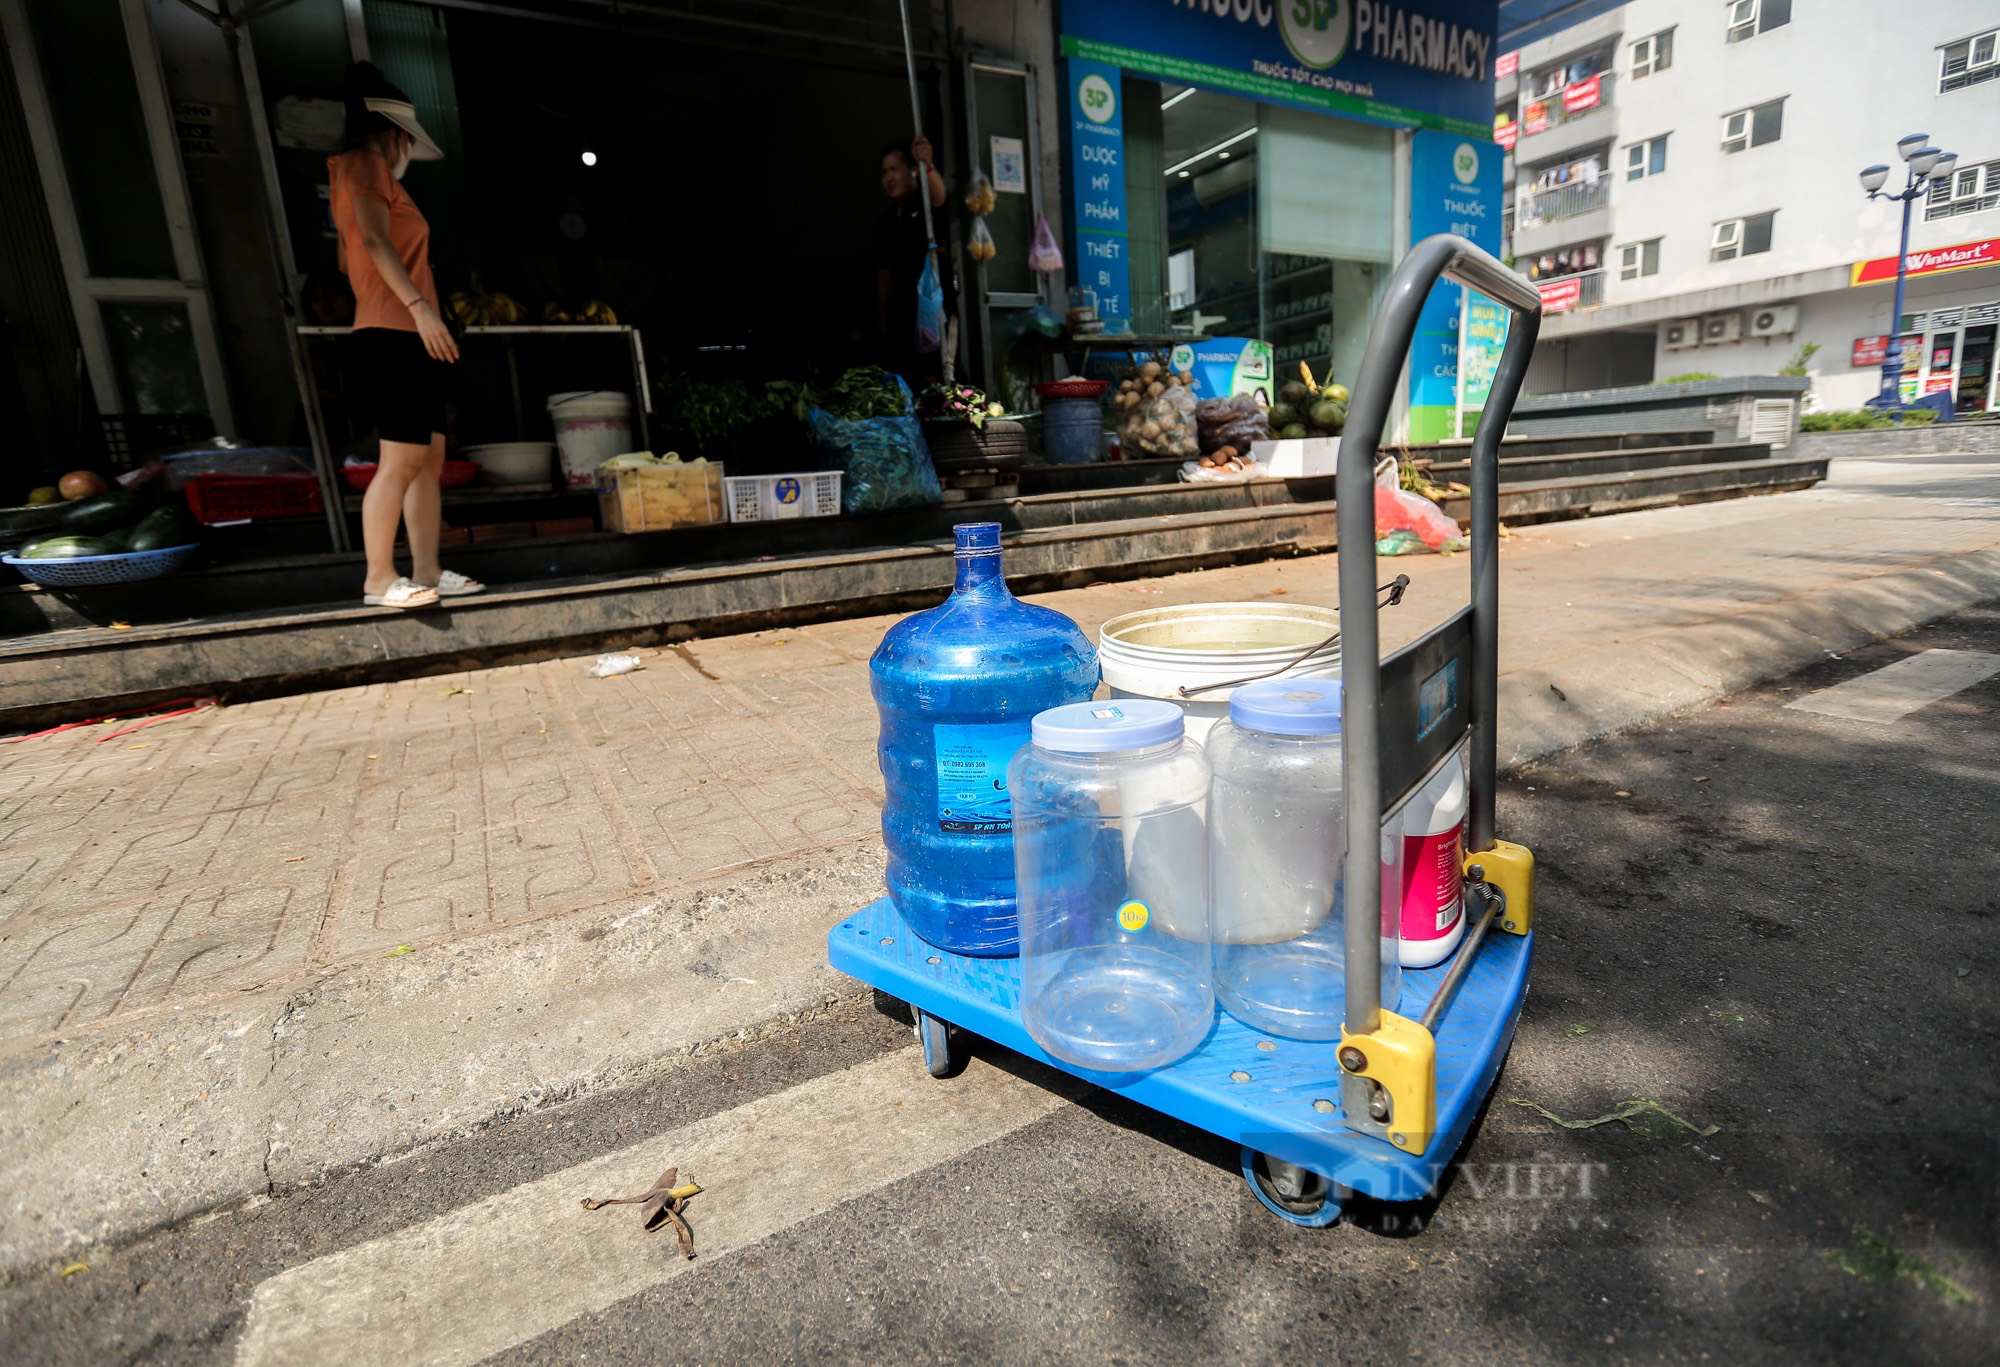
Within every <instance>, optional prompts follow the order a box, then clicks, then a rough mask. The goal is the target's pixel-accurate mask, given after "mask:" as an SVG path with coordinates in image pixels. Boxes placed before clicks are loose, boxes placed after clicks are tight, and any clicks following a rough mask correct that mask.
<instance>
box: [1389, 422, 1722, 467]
mask: <svg viewBox="0 0 2000 1367" xmlns="http://www.w3.org/2000/svg"><path fill="white" fill-rule="evenodd" d="M1714 439H1715V433H1714V432H1712V431H1710V430H1709V429H1707V428H1693V429H1689V430H1686V431H1680V432H1608V433H1597V434H1594V435H1585V436H1575V437H1535V436H1516V435H1508V436H1504V437H1502V438H1501V439H1500V458H1501V459H1502V460H1505V459H1507V458H1508V457H1509V456H1568V455H1579V454H1587V453H1589V452H1592V451H1645V450H1652V449H1656V448H1659V447H1662V446H1700V445H1704V444H1706V443H1708V442H1711V441H1713V440H1714ZM1382 449H1383V450H1384V451H1394V452H1395V453H1396V454H1397V455H1399V456H1409V457H1411V458H1412V459H1414V460H1426V459H1428V460H1464V459H1465V458H1466V457H1467V456H1468V455H1469V454H1470V452H1471V450H1472V438H1470V437H1456V438H1452V439H1450V440H1446V441H1434V442H1426V443H1424V444H1423V445H1421V446H1394V447H1390V446H1385V447H1383V448H1382Z"/></svg>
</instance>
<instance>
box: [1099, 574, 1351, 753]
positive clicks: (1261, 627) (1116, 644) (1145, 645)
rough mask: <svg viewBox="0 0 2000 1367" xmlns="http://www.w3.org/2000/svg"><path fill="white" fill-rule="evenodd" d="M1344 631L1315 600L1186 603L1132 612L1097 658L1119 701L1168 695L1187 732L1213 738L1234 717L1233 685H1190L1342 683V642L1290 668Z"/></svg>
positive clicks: (1107, 633)
mask: <svg viewBox="0 0 2000 1367" xmlns="http://www.w3.org/2000/svg"><path fill="white" fill-rule="evenodd" d="M1339 629H1340V614H1339V613H1337V612H1335V611H1334V610H1333V609H1332V608H1322V607H1314V606H1313V605H1311V604H1309V603H1187V604H1183V605H1181V606H1178V607H1170V608H1147V609H1145V610H1144V611H1141V612H1128V613H1125V614H1124V615H1123V616H1120V617H1114V618H1112V619H1111V620H1110V621H1108V622H1106V623H1105V624H1104V625H1103V627H1101V628H1100V629H1099V630H1098V633H1097V658H1098V662H1099V664H1101V665H1102V666H1103V669H1104V682H1105V683H1106V684H1107V685H1109V686H1110V689H1111V696H1112V697H1114V698H1164V699H1166V700H1167V701H1168V702H1175V703H1179V704H1180V705H1181V710H1182V711H1184V712H1185V713H1186V714H1187V733H1188V735H1190V736H1192V737H1193V738H1194V739H1195V740H1197V741H1204V742H1205V741H1206V740H1207V739H1208V733H1209V730H1210V728H1212V727H1213V726H1214V725H1215V724H1216V723H1217V722H1218V721H1220V720H1222V719H1223V718H1224V717H1226V716H1228V715H1229V695H1230V693H1231V692H1232V691H1233V690H1232V689H1228V688H1217V689H1214V690H1213V691H1211V692H1207V693H1201V694H1198V695H1197V696H1195V697H1192V698H1183V697H1182V696H1181V694H1180V690H1181V689H1182V688H1183V687H1187V688H1198V687H1200V686H1201V685H1203V684H1219V683H1231V682H1235V681H1244V682H1247V681H1248V680H1249V679H1250V678H1251V677H1252V676H1253V675H1255V676H1265V675H1270V676H1273V677H1283V678H1310V679H1337V678H1339V677H1340V642H1338V641H1335V642H1334V643H1333V644H1332V645H1330V646H1328V647H1327V648H1326V649H1324V650H1321V651H1319V652H1317V653H1315V654H1313V655H1311V656H1308V657H1307V658H1306V659H1305V660H1303V661H1300V662H1299V663H1298V664H1292V665H1291V668H1289V669H1287V668H1285V666H1286V665H1288V664H1291V662H1292V661H1294V660H1298V658H1299V656H1300V655H1301V654H1303V653H1304V652H1305V651H1306V650H1307V649H1308V648H1309V647H1312V646H1315V645H1318V644H1319V643H1320V642H1321V641H1324V640H1325V639H1326V638H1327V637H1329V636H1332V635H1333V634H1334V633H1335V632H1336V631H1338V630H1339Z"/></svg>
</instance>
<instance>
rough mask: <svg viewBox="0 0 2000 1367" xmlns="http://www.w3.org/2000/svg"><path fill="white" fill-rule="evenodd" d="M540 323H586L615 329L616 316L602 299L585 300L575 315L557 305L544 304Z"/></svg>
mask: <svg viewBox="0 0 2000 1367" xmlns="http://www.w3.org/2000/svg"><path fill="white" fill-rule="evenodd" d="M542 321H543V322H544V323H586V324H590V325H592V326H595V327H616V326H617V324H618V315H617V314H616V313H614V312H613V311H612V308H611V305H609V304H607V303H605V302H604V301H603V300H602V299H586V300H584V301H583V307H582V308H580V309H578V310H577V311H576V312H575V313H571V312H569V311H568V310H567V309H565V308H563V307H561V306H560V305H558V304H544V305H543V306H542Z"/></svg>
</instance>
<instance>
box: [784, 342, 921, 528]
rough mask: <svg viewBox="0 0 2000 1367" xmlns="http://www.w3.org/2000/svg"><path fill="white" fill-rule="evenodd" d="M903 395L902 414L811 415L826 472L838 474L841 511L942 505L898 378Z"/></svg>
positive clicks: (814, 412)
mask: <svg viewBox="0 0 2000 1367" xmlns="http://www.w3.org/2000/svg"><path fill="white" fill-rule="evenodd" d="M890 378H892V379H894V380H895V382H896V387H897V388H899V389H901V390H902V391H903V416H901V417H895V418H864V419H862V420H861V421H859V422H852V421H849V420H848V419H846V418H837V417H835V416H834V415H833V414H831V413H829V412H827V411H826V410H825V409H823V408H815V409H813V410H812V412H811V413H810V414H808V415H807V418H806V425H807V427H808V428H809V429H810V430H811V432H812V441H813V447H814V449H816V450H817V451H819V453H820V454H821V455H822V456H823V457H824V458H825V460H826V463H827V468H829V469H834V470H839V471H841V472H842V473H843V475H844V478H842V480H841V481H840V511H841V512H843V513H887V512H894V511H896V510H898V509H901V508H928V507H932V506H933V505H935V504H938V503H942V502H943V501H944V489H943V487H942V486H941V485H940V484H939V483H938V477H937V470H936V468H935V467H934V466H932V464H931V450H930V447H928V446H926V445H925V444H924V429H923V426H922V425H921V424H920V423H919V422H918V421H917V420H916V418H915V417H914V416H913V415H912V414H911V409H912V408H913V407H914V401H913V400H912V399H911V397H910V387H909V385H907V384H905V383H903V377H902V376H900V375H895V376H891V377H890Z"/></svg>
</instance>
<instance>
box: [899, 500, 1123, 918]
mask: <svg viewBox="0 0 2000 1367" xmlns="http://www.w3.org/2000/svg"><path fill="white" fill-rule="evenodd" d="M953 532H954V533H955V535H956V540H957V547H956V557H955V562H956V573H955V578H954V581H953V584H952V591H951V597H949V598H947V599H946V600H945V601H944V602H943V603H941V604H939V605H938V606H937V607H934V608H931V609H930V610H929V611H927V612H919V613H916V614H914V615H913V616H910V617H906V618H904V619H903V620H902V621H900V622H898V623H896V625H895V626H893V627H891V628H889V630H888V632H887V633H886V634H885V635H884V636H883V637H882V643H881V645H879V646H877V647H876V649H875V654H874V656H873V657H872V658H871V659H870V660H869V662H868V673H869V687H870V690H871V691H872V692H873V694H874V697H875V707H876V712H877V715H878V717H879V718H880V722H881V730H880V732H879V733H878V738H877V742H876V758H877V761H878V762H879V763H880V765H881V767H882V784H883V788H884V789H885V801H884V802H883V806H882V843H883V845H884V846H885V847H886V848H887V850H888V855H889V867H888V884H889V899H890V901H892V902H893V903H894V904H895V907H896V910H897V911H898V912H900V913H901V914H902V916H903V919H904V920H906V921H907V922H908V923H909V925H910V928H911V929H912V930H914V931H915V932H916V933H917V934H918V935H919V936H921V937H922V938H923V939H924V940H926V941H927V942H929V943H930V944H933V945H936V946H937V947H939V948H941V949H948V950H951V951H952V952H953V953H956V954H973V955H988V956H991V955H1007V954H1012V953H1013V952H1014V950H1015V945H1016V943H1017V940H1018V931H1017V926H1016V919H1015V907H1014V900H1015V899H1014V837H1013V817H1012V813H1011V812H1010V810H1009V807H1008V802H1007V766H1008V764H1009V763H1011V762H1012V760H1013V758H1014V756H1015V754H1016V753H1017V752H1018V751H1019V750H1020V749H1021V748H1022V747H1023V746H1025V745H1026V744H1027V743H1028V724H1029V721H1030V720H1031V719H1032V718H1033V717H1034V715H1035V714H1036V713H1037V712H1041V711H1043V710H1045V709H1047V708H1050V707H1055V706H1057V705H1059V704H1062V703H1067V702H1077V701H1081V700H1082V699H1085V698H1088V697H1089V696H1090V695H1091V694H1092V693H1093V692H1095V691H1096V689H1097V651H1096V648H1095V647H1093V646H1092V645H1091V643H1090V638H1089V637H1087V636H1085V635H1084V634H1083V632H1082V631H1081V630H1080V629H1079V628H1078V627H1077V625H1076V623H1075V622H1072V621H1071V620H1070V619H1069V618H1067V617H1065V616H1063V615H1062V614H1061V613H1060V612H1056V611H1054V610H1053V609H1050V608H1045V607H1041V606H1039V605H1037V604H1033V603H1023V602H1022V601H1020V600H1019V599H1018V598H1016V597H1015V596H1014V595H1013V593H1012V592H1010V591H1009V590H1008V588H1007V580H1006V576H1005V575H1004V574H1003V573H1002V569H1001V562H1000V524H999V523H997V522H968V523H964V524H962V525H960V526H958V527H955V528H953Z"/></svg>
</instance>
